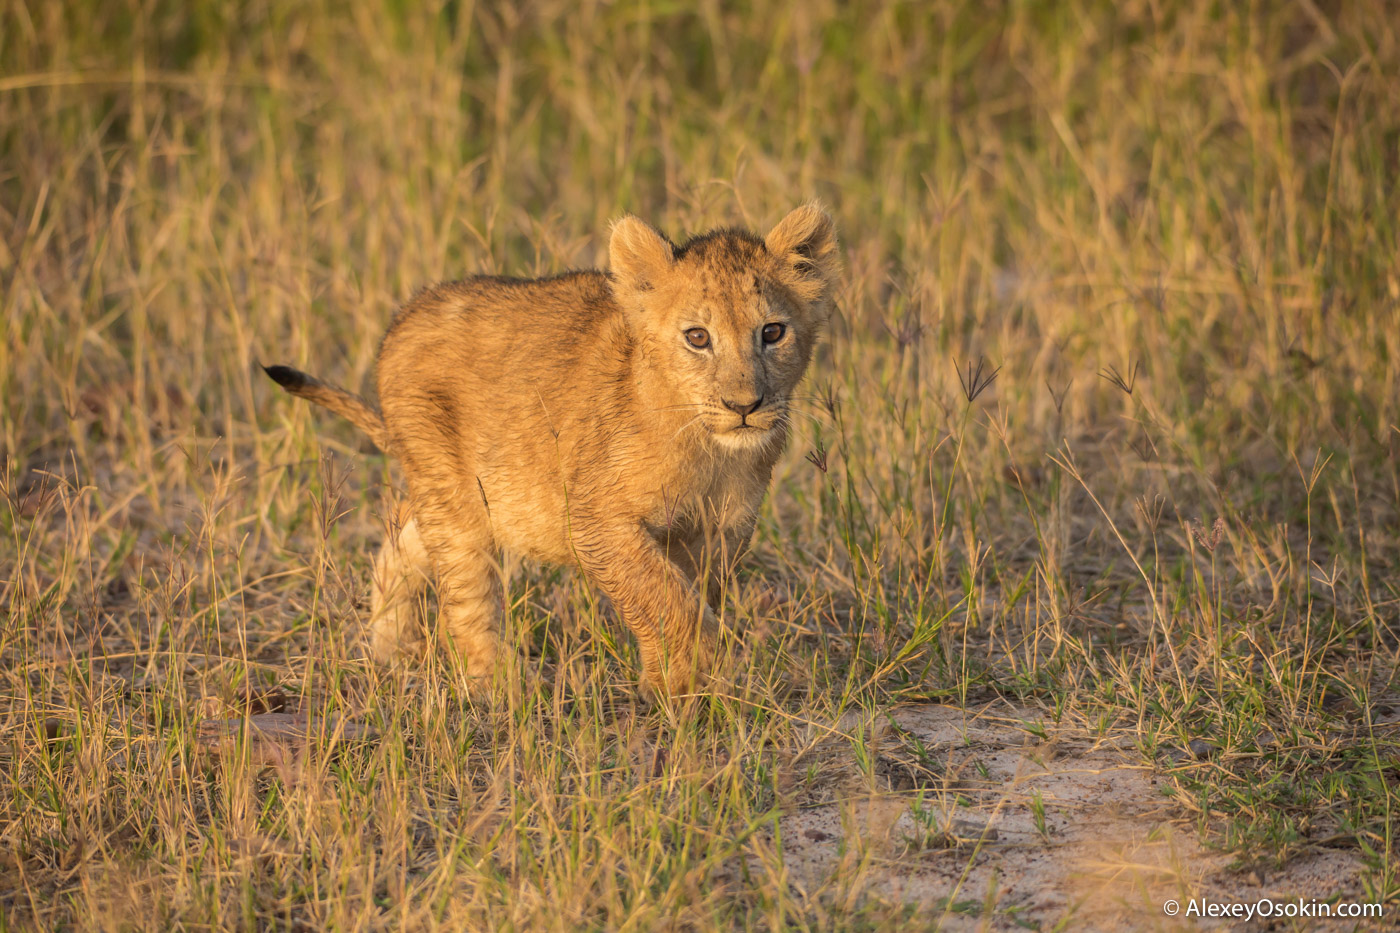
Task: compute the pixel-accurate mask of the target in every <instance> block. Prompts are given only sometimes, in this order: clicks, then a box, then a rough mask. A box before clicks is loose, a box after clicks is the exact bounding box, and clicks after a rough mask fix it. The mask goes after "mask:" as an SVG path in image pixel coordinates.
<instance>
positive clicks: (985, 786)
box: [770, 702, 1387, 930]
mask: <svg viewBox="0 0 1400 933" xmlns="http://www.w3.org/2000/svg"><path fill="white" fill-rule="evenodd" d="M891 720H892V722H891ZM836 725H837V727H838V728H840V729H842V730H843V731H845V730H865V736H866V741H867V747H868V748H869V749H870V755H871V757H872V758H873V759H874V762H875V763H874V767H873V773H874V780H870V779H868V778H867V779H865V780H864V781H863V783H864V792H859V791H857V792H855V793H850V791H852V790H854V789H855V788H854V787H853V785H854V784H856V783H857V782H858V780H859V779H858V778H856V777H855V776H854V774H855V772H856V771H857V770H858V769H857V768H856V767H855V762H849V761H848V762H841V761H837V760H833V757H832V756H834V755H835V754H836V749H835V746H836V745H838V744H839V745H841V746H843V747H844V748H845V750H846V752H845V754H846V755H847V756H849V755H850V750H851V746H850V745H849V744H847V743H844V742H842V743H831V742H823V741H820V740H818V741H815V742H814V744H813V747H812V750H811V751H810V752H808V753H807V754H806V755H799V756H798V759H797V760H795V761H794V762H792V763H790V766H789V768H790V771H792V772H794V773H798V772H802V771H803V769H804V768H812V767H816V768H818V769H819V770H824V771H834V772H837V773H840V772H842V771H843V770H844V771H846V772H847V773H846V776H845V779H844V780H841V779H838V780H837V782H836V786H837V788H838V789H837V790H836V791H835V792H834V793H833V795H832V796H833V797H834V799H831V800H829V801H826V802H816V803H807V804H799V805H798V806H797V808H796V809H795V810H794V811H793V812H790V813H789V814H788V815H786V816H785V817H784V818H783V819H782V820H781V822H780V826H779V831H778V833H777V835H776V837H774V838H773V839H772V840H771V841H770V842H771V844H772V845H774V846H777V845H781V847H782V850H783V854H784V858H783V863H784V864H785V865H786V867H787V870H788V872H789V873H790V878H789V882H790V884H791V885H792V887H793V888H794V890H795V891H796V892H797V893H799V894H800V895H801V896H803V897H829V898H835V899H838V900H839V899H841V898H842V897H846V896H851V897H854V896H855V892H857V891H859V892H861V893H862V894H864V895H869V894H871V893H874V894H877V896H883V897H888V898H891V899H898V900H903V901H905V902H907V903H908V904H909V905H910V907H911V910H913V911H914V912H916V913H917V914H918V915H920V916H923V917H937V916H940V915H941V917H942V921H943V926H944V928H946V929H950V930H982V929H993V930H1003V929H1004V930H1014V929H1026V928H1030V929H1044V930H1049V929H1074V930H1127V929H1132V930H1175V929H1197V928H1213V929H1238V930H1265V929H1290V930H1291V929H1335V930H1350V929H1354V928H1361V929H1383V928H1387V927H1385V926H1384V922H1381V923H1377V922H1376V921H1369V922H1358V921H1355V920H1351V919H1345V920H1343V919H1331V918H1329V919H1308V918H1303V919H1293V918H1284V919H1280V918H1278V917H1274V918H1272V919H1261V918H1259V917H1255V918H1253V919H1251V920H1239V919H1210V918H1200V917H1196V916H1187V915H1186V911H1187V910H1188V904H1189V899H1191V898H1196V899H1198V903H1199V899H1205V900H1207V901H1209V902H1213V903H1218V904H1229V903H1236V902H1238V903H1252V902H1255V901H1259V900H1261V899H1269V900H1273V901H1274V902H1276V903H1277V904H1283V903H1285V902H1290V901H1291V902H1295V903H1296V902H1297V901H1298V900H1299V899H1301V901H1302V902H1303V903H1304V904H1309V903H1311V902H1312V901H1314V900H1316V901H1326V900H1333V901H1336V900H1340V901H1349V900H1357V899H1359V898H1360V897H1361V893H1362V892H1361V873H1362V870H1363V864H1362V861H1361V857H1360V855H1359V853H1357V852H1356V851H1355V850H1354V849H1329V848H1321V847H1317V848H1312V849H1305V850H1303V851H1302V852H1300V854H1298V855H1297V856H1296V857H1295V858H1293V859H1291V860H1290V861H1288V862H1287V863H1286V864H1285V865H1284V866H1283V867H1282V868H1281V869H1278V870H1273V869H1263V870H1261V869H1259V868H1257V867H1250V868H1248V869H1244V870H1241V869H1238V868H1236V867H1234V866H1232V857H1231V856H1229V855H1228V854H1223V853H1220V852H1217V851H1213V850H1211V849H1209V848H1207V847H1205V846H1203V845H1202V843H1201V841H1200V839H1199V836H1198V834H1197V832H1196V831H1195V828H1194V826H1193V825H1192V824H1191V822H1190V821H1189V820H1188V819H1186V818H1185V814H1184V811H1183V809H1182V808H1181V807H1179V806H1177V805H1176V804H1175V803H1174V802H1173V799H1172V797H1171V796H1170V795H1169V793H1168V792H1167V791H1168V789H1169V788H1170V787H1171V786H1172V785H1173V780H1172V778H1171V777H1170V776H1168V775H1167V774H1166V772H1168V771H1170V770H1172V769H1179V768H1190V767H1213V766H1215V765H1214V764H1213V763H1212V762H1210V761H1209V760H1208V759H1207V757H1206V756H1203V757H1202V760H1199V761H1198V760H1196V758H1195V756H1194V755H1191V754H1190V753H1189V752H1186V751H1173V750H1167V751H1166V752H1164V753H1163V755H1162V756H1161V762H1160V764H1159V766H1158V767H1153V766H1151V765H1148V764H1145V763H1144V759H1143V755H1142V753H1141V752H1140V751H1139V750H1138V749H1137V748H1135V747H1134V743H1133V738H1132V736H1131V735H1128V734H1121V733H1120V734H1117V735H1115V734H1113V733H1112V732H1109V733H1108V734H1107V735H1106V736H1105V737H1103V738H1101V739H1097V740H1095V739H1093V738H1092V737H1091V736H1090V734H1089V732H1088V730H1086V729H1084V728H1082V727H1074V726H1069V727H1066V728H1060V729H1057V728H1056V726H1055V725H1054V724H1053V722H1051V721H1050V720H1049V719H1048V718H1047V717H1046V716H1045V715H1044V714H1043V713H1040V712H1037V711H1032V710H1028V709H1019V708H1016V707H1013V706H1010V705H1008V704H1006V703H1005V702H997V703H994V704H992V705H984V706H981V707H972V708H967V709H963V708H959V707H956V706H944V705H929V706H917V707H907V708H903V709H900V710H897V711H896V712H895V713H894V714H893V715H892V716H887V717H881V718H880V719H865V720H864V721H862V720H861V718H859V717H853V716H848V717H847V718H846V719H845V720H843V721H842V722H841V723H838V724H836ZM911 750H912V751H911ZM1037 799H1038V800H1039V802H1040V805H1041V813H1042V814H1043V819H1041V820H1040V821H1038V819H1037V815H1036V802H1037ZM916 810H917V811H921V813H922V816H921V817H920V818H917V819H916V817H915V815H914V813H915V811H916ZM779 840H780V841H779ZM1169 901H1175V902H1176V903H1177V904H1178V909H1179V913H1178V914H1177V916H1175V917H1172V916H1168V915H1167V913H1166V910H1165V907H1166V905H1167V904H1168V902H1169Z"/></svg>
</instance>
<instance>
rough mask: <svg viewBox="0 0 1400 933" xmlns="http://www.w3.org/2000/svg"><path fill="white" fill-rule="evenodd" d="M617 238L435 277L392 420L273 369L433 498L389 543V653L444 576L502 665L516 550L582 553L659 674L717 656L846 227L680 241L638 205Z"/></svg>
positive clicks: (420, 495)
mask: <svg viewBox="0 0 1400 933" xmlns="http://www.w3.org/2000/svg"><path fill="white" fill-rule="evenodd" d="M609 248H610V259H611V267H612V268H611V271H610V272H609V273H604V272H598V271H587V272H572V273H568V274H565V275H560V276H556V277H553V278H548V279H538V280H525V279H505V278H495V277H487V276H481V277H477V278H471V279H467V280H464V281H461V282H451V283H447V284H443V285H438V286H435V287H433V288H429V289H426V290H424V291H423V292H421V293H419V294H418V295H417V296H416V297H415V298H414V299H413V300H412V301H410V302H409V303H408V305H407V306H405V307H404V308H403V310H402V311H400V312H399V314H398V315H397V317H395V319H394V321H393V323H392V325H391V326H390V327H389V331H388V333H387V334H386V335H385V337H384V341H383V344H382V345H381V346H380V350H379V359H378V390H379V401H380V407H381V411H382V417H381V415H380V414H379V413H377V412H376V411H375V410H374V409H373V408H372V407H370V406H369V405H368V404H366V403H365V402H363V401H362V400H360V399H358V398H356V397H354V396H352V395H350V394H349V393H346V392H344V391H343V390H340V389H337V388H335V387H333V386H328V385H326V384H324V383H321V382H319V381H317V380H315V379H312V378H311V377H309V376H306V375H305V374H303V373H299V372H297V371H296V370H293V369H290V368H288V367H280V366H279V367H272V368H270V369H269V370H268V374H269V375H270V376H272V377H273V378H274V379H276V380H277V381H278V382H279V383H280V384H281V385H282V386H283V387H284V388H286V389H287V390H288V391H290V392H292V393H294V394H296V395H300V396H302V397H305V398H309V399H311V400H312V401H315V402H318V403H320V404H322V405H325V406H326V407H328V408H331V409H332V410H334V411H336V412H339V413H340V414H342V415H345V416H346V417H348V418H350V420H351V421H353V422H354V423H355V424H357V425H359V426H360V427H361V428H362V429H364V430H366V431H367V432H368V433H369V434H370V435H371V437H372V438H373V439H374V440H375V442H376V443H377V444H379V445H380V446H381V447H382V448H384V449H385V450H386V451H388V452H390V453H391V454H393V455H394V456H395V457H397V458H398V460H399V462H400V463H401V464H402V465H403V470H404V474H405V477H406V479H407V483H408V488H409V494H410V502H411V515H410V514H405V515H403V516H402V521H401V525H399V528H398V532H397V534H391V536H390V540H389V541H388V542H386V543H385V545H384V547H383V549H382V551H381V552H380V554H379V557H378V559H377V560H376V563H375V575H374V589H373V609H372V613H371V620H370V626H369V639H370V648H371V651H372V653H373V654H374V656H375V657H377V658H379V659H381V660H387V659H389V658H391V657H393V656H394V655H395V654H396V653H398V652H400V651H401V650H402V649H404V648H405V647H408V646H410V645H412V644H414V643H416V642H417V640H418V634H417V633H418V631H419V626H418V623H417V620H416V618H415V617H414V613H413V607H414V604H415V602H416V599H417V596H418V594H419V593H421V592H422V589H423V587H424V586H425V585H426V584H427V582H428V579H429V577H430V576H431V578H432V579H433V580H435V581H436V588H437V596H438V606H439V621H440V624H441V625H442V626H443V628H444V629H445V630H446V632H447V633H448V634H449V635H450V636H451V641H452V644H453V646H454V648H455V650H456V652H457V653H458V655H459V656H460V658H461V661H462V663H463V664H464V666H465V668H466V671H467V673H468V674H469V675H471V676H473V677H486V676H489V674H490V673H491V671H492V670H493V667H494V660H495V655H496V651H497V641H498V622H499V618H500V611H501V597H500V592H499V586H500V584H499V578H498V574H497V571H496V566H497V564H496V554H497V552H498V550H499V549H501V548H507V549H510V550H511V551H513V552H515V553H518V554H520V555H522V556H526V557H530V558H534V559H537V560H540V561H545V562H549V563H556V564H569V565H574V566H577V567H579V568H581V569H582V570H583V572H584V573H585V574H587V575H588V577H589V578H590V579H591V580H592V581H594V583H596V584H597V585H598V586H599V587H600V588H601V589H602V590H603V592H604V593H606V594H607V595H608V597H609V598H610V599H611V600H612V602H613V604H614V605H615V606H616V607H617V609H618V611H619V613H620V614H621V616H622V618H623V620H624V622H625V623H626V624H627V626H628V627H629V628H630V629H631V630H632V632H633V633H634V634H635V636H636V638H637V642H638V645H639V647H640V650H641V655H642V664H643V668H644V676H645V678H646V681H647V682H648V683H649V684H650V685H651V686H653V687H655V688H658V689H662V690H668V689H669V690H677V689H684V688H687V687H688V686H689V685H691V684H692V683H693V678H694V676H695V675H696V674H697V673H703V671H704V666H705V662H706V659H707V656H708V653H709V652H710V650H711V649H712V647H713V643H714V638H715V633H716V623H715V617H714V609H713V607H712V606H711V605H709V603H711V602H713V599H714V593H715V592H716V587H715V580H716V574H718V573H719V572H722V571H723V570H724V569H726V568H727V567H729V566H731V565H732V561H733V559H734V558H735V557H736V556H737V555H738V553H739V552H740V551H741V550H742V549H743V547H744V546H745V545H746V544H747V542H748V540H749V537H750V535H751V534H752V531H753V526H754V520H755V516H756V514H757V512H758V508H759V505H760V503H761V502H762V500H763V496H764V493H765V492H766V490H767V487H768V482H769V477H770V474H771V472H772V468H773V463H774V461H775V460H776V458H777V456H778V454H779V452H780V451H781V449H782V447H783V444H784V442H785V440H786V436H787V427H788V419H789V409H788V403H789V398H790V395H791V393H792V392H793V390H794V388H795V387H796V385H797V383H798V381H799V380H800V379H801V378H802V375H803V373H804V372H805V370H806V368H807V364H808V362H809V360H810V359H811V356H812V349H813V346H814V345H815V343H816V341H817V338H818V335H819V333H820V331H821V329H822V328H823V326H824V325H825V323H826V320H827V316H828V306H829V296H830V289H831V282H832V278H833V276H834V274H835V271H836V265H837V248H836V236H835V231H834V229H833V226H832V223H831V220H830V218H829V217H828V216H827V215H826V214H825V213H824V212H823V211H822V210H820V209H819V208H818V207H816V206H814V205H805V206H803V207H799V208H798V209H796V210H795V211H793V212H792V213H791V214H789V215H788V216H787V217H785V218H784V219H783V220H782V221H781V222H779V223H778V225H777V226H776V227H774V228H773V230H772V231H771V232H770V233H769V234H768V236H767V237H765V238H762V239H760V238H759V237H756V236H754V235H753V234H750V233H747V232H744V231H739V230H719V231H714V232H711V233H708V234H705V235H704V236H700V237H696V238H694V239H692V240H690V241H689V242H687V243H685V244H683V245H681V246H676V245H674V244H672V243H671V242H670V241H669V240H668V239H666V238H665V237H664V236H663V235H662V234H660V233H658V232H657V231H656V230H654V229H653V228H652V227H650V226H648V225H647V224H645V223H643V222H642V221H641V220H638V219H637V218H635V217H624V218H623V219H621V220H619V221H618V222H617V223H615V224H614V225H613V229H612V237H611V241H610V247H609ZM775 325H777V326H775ZM701 331H703V336H701V335H700V334H699V332H701ZM775 336H776V339H770V338H773V337H775ZM702 341H703V343H704V345H703V346H698V345H697V344H699V343H701V342H702ZM702 594H703V595H702ZM706 596H708V597H709V598H708V599H707V598H706Z"/></svg>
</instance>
